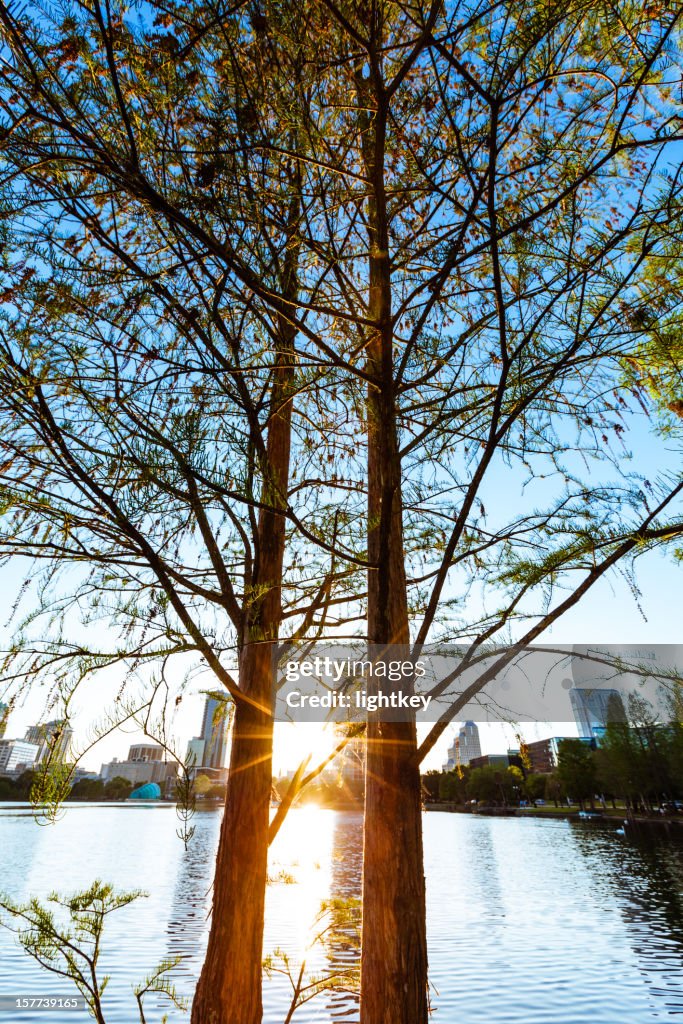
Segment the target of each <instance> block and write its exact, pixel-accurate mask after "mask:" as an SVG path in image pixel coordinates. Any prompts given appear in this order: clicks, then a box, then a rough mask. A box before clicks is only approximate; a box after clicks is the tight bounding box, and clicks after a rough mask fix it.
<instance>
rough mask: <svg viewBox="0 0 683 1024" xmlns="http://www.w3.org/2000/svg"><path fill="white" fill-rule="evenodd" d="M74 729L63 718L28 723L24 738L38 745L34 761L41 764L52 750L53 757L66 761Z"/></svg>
mask: <svg viewBox="0 0 683 1024" xmlns="http://www.w3.org/2000/svg"><path fill="white" fill-rule="evenodd" d="M73 734H74V731H73V729H72V728H71V726H70V725H69V724H68V723H67V722H65V721H64V720H63V719H55V720H54V721H52V722H44V723H42V724H40V725H29V727H28V729H27V730H26V736H25V737H24V739H25V740H26V742H27V743H33V744H35V745H36V746H37V747H38V756H37V758H36V763H37V764H41V763H42V762H43V761H44V760H45V759H46V758H47V756H48V754H49V753H50V751H53V754H52V756H53V758H55V759H56V760H59V761H67V760H68V758H69V755H70V753H71V740H72V739H73Z"/></svg>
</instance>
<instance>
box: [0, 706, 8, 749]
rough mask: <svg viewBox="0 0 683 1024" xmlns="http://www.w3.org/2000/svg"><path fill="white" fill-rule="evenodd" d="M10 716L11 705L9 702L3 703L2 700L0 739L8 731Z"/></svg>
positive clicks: (0, 708) (0, 707)
mask: <svg viewBox="0 0 683 1024" xmlns="http://www.w3.org/2000/svg"><path fill="white" fill-rule="evenodd" d="M8 717H9V707H8V705H7V704H3V703H2V701H1V700H0V740H1V739H2V738H3V736H4V735H5V733H6V732H7V719H8Z"/></svg>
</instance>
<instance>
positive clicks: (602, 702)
mask: <svg viewBox="0 0 683 1024" xmlns="http://www.w3.org/2000/svg"><path fill="white" fill-rule="evenodd" d="M569 700H570V701H571V705H572V711H573V712H574V718H575V720H576V724H577V726H578V729H579V735H580V736H581V737H584V738H586V739H591V738H594V737H596V736H600V735H602V733H603V732H604V731H605V728H606V727H607V725H608V724H609V723H610V722H626V711H625V709H624V702H623V699H622V696H621V694H620V692H619V691H618V690H608V689H603V688H601V687H593V688H589V687H578V686H575V687H573V688H572V689H571V690H570V691H569Z"/></svg>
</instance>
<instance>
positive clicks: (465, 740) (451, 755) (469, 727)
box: [444, 721, 481, 771]
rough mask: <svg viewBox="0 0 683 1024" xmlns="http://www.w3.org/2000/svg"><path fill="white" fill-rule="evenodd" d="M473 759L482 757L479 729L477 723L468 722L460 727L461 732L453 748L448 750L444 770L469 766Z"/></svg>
mask: <svg viewBox="0 0 683 1024" xmlns="http://www.w3.org/2000/svg"><path fill="white" fill-rule="evenodd" d="M473 757H481V743H480V741H479V729H478V728H477V725H476V723H475V722H472V721H467V722H465V724H464V725H462V726H460V732H459V733H458V735H457V736H456V738H455V740H454V742H453V746H452V747H450V748H449V750H448V760H447V761H446V764H445V765H444V769H445V770H446V771H452V770H453V769H454V768H457V767H458V765H460V766H461V767H463V766H464V765H466V764H469V763H470V761H471V760H472V758H473Z"/></svg>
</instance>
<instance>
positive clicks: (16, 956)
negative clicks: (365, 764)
mask: <svg viewBox="0 0 683 1024" xmlns="http://www.w3.org/2000/svg"><path fill="white" fill-rule="evenodd" d="M219 821H220V812H218V811H213V812H201V813H198V814H197V816H196V818H195V825H196V833H195V836H194V839H193V840H192V842H191V843H190V845H189V848H188V849H187V850H185V849H184V848H183V844H182V843H181V842H180V841H179V840H178V839H177V837H176V834H175V832H176V828H177V825H178V822H177V820H176V816H175V813H174V808H173V807H172V806H169V805H158V806H149V805H133V804H105V805H89V804H77V805H71V806H69V807H68V808H67V809H66V813H65V814H64V816H63V818H62V819H61V820H60V821H59V822H58V823H57V824H56V825H39V824H37V823H36V821H35V820H34V818H33V816H32V815H31V813H30V810H29V809H27V808H25V807H23V806H19V805H17V804H4V805H0V889H2V890H4V891H5V892H7V893H9V894H10V895H12V896H13V897H14V898H15V899H23V898H25V897H27V896H28V895H36V896H40V897H44V896H45V895H46V894H47V893H49V892H50V891H51V890H53V889H55V888H57V889H58V890H59V891H60V892H71V891H75V890H77V889H79V888H85V887H86V886H87V885H89V884H90V883H91V882H92V881H93V879H95V878H101V879H102V880H104V881H107V882H112V883H113V884H114V885H115V886H117V887H118V888H122V889H133V888H140V889H144V890H146V891H147V892H148V893H149V895H148V897H147V898H146V899H144V900H140V901H139V902H137V903H135V904H133V905H132V906H130V907H128V908H126V909H125V910H122V911H120V912H117V913H116V914H115V915H113V916H112V918H111V919H110V922H109V927H108V930H107V932H106V933H105V940H104V946H105V952H104V956H103V964H102V966H103V971H104V972H106V973H109V974H111V978H112V980H111V982H110V986H109V988H108V990H107V993H106V999H105V1011H106V1015H107V1021H108V1022H109V1024H132V1022H133V1021H134V1020H135V1019H136V1015H135V1006H134V1002H133V997H132V995H131V985H132V984H134V983H136V982H139V981H140V980H141V979H142V978H144V977H145V975H146V974H148V973H149V972H150V971H151V970H152V969H153V968H154V967H155V965H156V964H157V963H158V962H159V961H160V960H162V959H164V958H167V957H176V956H179V957H182V961H181V963H180V965H179V966H178V968H176V970H175V972H174V977H175V981H176V985H177V987H178V990H179V992H181V993H183V994H186V995H188V996H189V995H191V993H192V989H193V985H194V982H195V980H196V977H197V974H198V971H199V969H200V965H201V958H202V953H203V948H204V944H205V942H206V929H207V914H208V910H209V906H210V888H211V875H212V870H213V861H214V856H215V848H216V843H217V838H218V826H219ZM424 827H425V859H426V876H427V902H428V925H429V958H430V969H431V974H430V976H431V982H432V1002H433V1006H434V1010H435V1013H434V1017H433V1020H434V1021H435V1022H436V1024H438V1022H442V1024H484V1022H486V1024H490V1022H495V1024H514V1022H520V1024H521V1022H524V1024H586V1022H588V1021H591V1022H596V1024H643V1022H645V1021H650V1020H661V1019H662V1018H676V1017H678V1018H680V1017H681V1015H683V959H682V953H683V845H682V844H681V843H680V842H677V841H674V840H671V839H656V840H653V839H652V838H649V839H647V840H645V839H644V840H642V841H638V842H634V841H632V840H626V839H624V838H622V837H620V836H618V835H617V834H616V825H613V824H608V825H597V826H596V825H592V824H570V823H568V822H563V821H554V820H521V819H515V818H483V817H473V816H470V815H458V814H440V813H429V814H426V815H425V817H424ZM360 873H361V818H360V816H359V815H358V814H352V813H340V812H334V811H326V810H317V809H313V808H310V809H309V808H303V809H300V810H295V811H293V812H291V814H290V816H289V818H288V820H287V822H286V823H285V826H284V827H283V829H282V831H281V833H280V835H279V836H278V838H277V840H276V842H275V844H274V845H273V848H272V855H271V865H270V875H271V879H272V881H271V884H270V886H269V889H268V922H267V929H266V939H265V951H266V952H273V951H275V950H281V951H283V952H284V953H285V954H286V955H287V956H288V957H289V959H290V963H291V964H292V966H293V968H296V967H298V965H299V963H300V962H301V959H302V958H305V959H306V960H307V963H308V966H309V969H310V971H312V972H313V973H315V974H323V973H325V972H326V971H329V970H339V969H346V968H348V967H349V966H352V965H353V964H354V962H355V961H356V960H357V956H358V952H357V949H356V946H355V945H354V943H353V941H352V937H351V936H350V935H348V934H346V935H345V934H341V935H337V936H336V937H335V938H334V940H333V941H326V942H325V941H323V942H322V943H318V944H317V945H316V946H314V948H313V949H309V948H308V947H309V945H310V942H311V938H312V936H313V935H314V934H315V933H316V932H317V931H319V929H320V926H319V925H316V918H317V916H318V914H319V910H320V906H321V903H322V902H323V901H325V900H329V899H331V898H341V899H349V898H354V897H357V896H358V895H359V891H360ZM276 963H278V964H280V965H282V961H281V960H277V958H276ZM4 993H8V994H10V993H11V994H15V993H16V994H20V993H28V994H32V995H34V994H38V993H46V994H48V993H49V994H52V995H58V994H61V995H71V994H72V992H71V990H70V989H69V987H68V983H67V982H63V981H60V980H59V979H52V978H50V977H48V976H46V975H45V973H44V972H43V971H42V970H41V969H40V968H39V967H38V966H37V965H35V964H34V963H33V962H32V961H31V960H30V959H29V958H28V957H27V956H26V954H25V953H24V952H23V951H22V950H21V949H20V948H19V947H18V945H17V943H16V940H15V939H14V937H13V936H12V935H11V934H10V933H8V932H5V931H4V930H3V929H0V994H4ZM264 999H265V1018H264V1020H265V1024H282V1021H283V1020H284V1018H285V1015H286V1012H287V1008H288V1006H289V1001H290V986H289V983H288V981H287V979H286V977H284V976H283V975H280V974H277V975H275V976H274V977H273V979H271V980H270V981H267V982H266V986H265V993H264ZM148 1008H149V1010H150V1013H149V1015H148V1019H149V1020H150V1022H152V1021H160V1019H161V1009H159V1008H157V1007H156V1006H155V1005H154V1003H153V1002H150V1003H149V1007H148ZM164 1012H167V1013H168V1014H169V1021H171V1022H176V1021H182V1020H187V1019H188V1017H187V1015H184V1014H182V1013H181V1012H179V1011H175V1010H173V1009H170V1010H169V1008H168V1007H164ZM4 1017H5V1015H3V1014H0V1020H2V1019H4ZM6 1019H7V1020H8V1021H9V1020H10V1019H11V1020H12V1022H22V1024H23V1022H28V1021H42V1022H43V1024H60V1022H64V1021H72V1022H74V1024H81V1022H82V1021H83V1020H87V1019H89V1018H88V1017H87V1015H85V1014H84V1013H82V1012H73V1011H71V1012H68V1013H67V1012H66V1011H62V1012H61V1013H59V1014H51V1013H50V1012H42V1013H40V1014H36V1013H33V1015H31V1012H30V1011H27V1012H23V1013H22V1012H13V1013H12V1014H11V1015H9V1014H8V1015H7V1018H6ZM294 1020H295V1021H296V1022H298V1024H313V1022H325V1024H328V1022H330V1024H331V1022H333V1021H346V1022H348V1024H355V1022H357V1020H358V1011H357V1003H356V998H355V996H354V995H352V994H344V993H325V994H323V995H321V996H318V997H317V998H316V999H314V1000H312V1001H311V1002H310V1003H308V1004H306V1005H305V1006H302V1007H301V1008H300V1009H299V1010H298V1011H297V1013H296V1015H295V1018H294Z"/></svg>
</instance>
